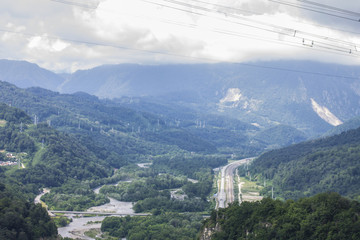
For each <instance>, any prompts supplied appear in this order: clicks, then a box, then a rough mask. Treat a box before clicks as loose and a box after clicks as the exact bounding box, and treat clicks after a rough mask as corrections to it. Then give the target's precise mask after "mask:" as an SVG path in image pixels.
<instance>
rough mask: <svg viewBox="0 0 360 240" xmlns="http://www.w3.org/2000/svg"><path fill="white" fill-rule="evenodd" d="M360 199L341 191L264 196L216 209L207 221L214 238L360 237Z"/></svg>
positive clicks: (283, 239) (218, 239) (208, 228)
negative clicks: (280, 197) (290, 197)
mask: <svg viewBox="0 0 360 240" xmlns="http://www.w3.org/2000/svg"><path fill="white" fill-rule="evenodd" d="M359 214H360V203H359V202H358V201H351V200H349V199H347V198H344V197H341V196H340V195H339V194H338V193H321V194H318V195H315V196H313V197H309V198H301V199H299V200H298V201H294V200H287V201H285V202H284V201H280V200H273V199H271V198H264V199H263V200H261V201H259V202H243V203H242V204H241V205H239V204H238V203H237V202H235V203H233V204H231V205H230V206H229V207H228V208H225V209H220V210H219V211H213V212H212V213H211V217H210V218H209V219H208V220H206V223H205V224H204V225H203V229H202V233H204V231H205V230H207V232H209V231H210V232H211V233H212V237H211V239H214V240H220V239H259V240H260V239H261V240H262V239H278V240H291V239H353V240H355V239H359V238H360V232H359V229H360V218H359Z"/></svg>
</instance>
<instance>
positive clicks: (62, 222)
mask: <svg viewBox="0 0 360 240" xmlns="http://www.w3.org/2000/svg"><path fill="white" fill-rule="evenodd" d="M52 220H53V221H54V222H55V224H56V227H58V228H59V227H65V226H67V225H69V224H70V223H71V222H72V219H71V218H67V217H64V216H56V217H52Z"/></svg>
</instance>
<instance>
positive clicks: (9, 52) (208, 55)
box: [0, 0, 360, 71]
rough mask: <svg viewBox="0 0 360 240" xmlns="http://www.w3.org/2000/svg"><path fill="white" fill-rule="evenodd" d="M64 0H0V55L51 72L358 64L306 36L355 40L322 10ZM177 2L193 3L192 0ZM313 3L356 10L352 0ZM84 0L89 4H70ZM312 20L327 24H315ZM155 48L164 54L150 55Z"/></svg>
mask: <svg viewBox="0 0 360 240" xmlns="http://www.w3.org/2000/svg"><path fill="white" fill-rule="evenodd" d="M69 1H72V2H73V3H74V5H71V4H70V5H69V4H62V3H59V2H56V1H50V0H21V3H22V4H19V3H18V1H12V0H2V1H1V3H0V26H3V27H0V30H2V32H0V45H1V49H5V50H4V51H0V58H10V59H31V60H32V61H34V62H36V63H38V64H40V65H41V66H43V67H45V66H46V67H47V68H49V69H52V70H56V71H64V70H65V71H74V70H77V69H79V68H88V67H93V66H95V65H100V64H109V63H125V62H136V63H152V64H153V63H172V62H194V61H206V60H200V59H213V60H215V61H240V62H241V61H255V60H275V59H309V60H318V61H333V62H338V63H344V64H360V61H359V59H360V58H354V57H349V56H345V55H346V50H344V53H343V54H344V55H338V54H329V53H327V52H324V51H322V50H326V49H325V47H326V46H323V48H320V47H321V44H322V43H323V42H326V43H328V44H333V43H334V42H333V41H330V42H329V41H328V40H324V39H321V38H319V37H315V36H314V34H315V35H321V36H326V37H330V38H334V39H341V40H343V41H349V42H353V43H356V44H358V45H359V44H360V35H359V34H351V33H349V32H344V31H338V30H336V29H340V30H349V31H350V30H351V31H353V30H354V28H353V24H352V23H351V22H346V21H339V19H336V21H337V22H339V23H338V24H333V22H334V21H335V20H334V18H329V16H322V15H319V14H315V13H311V12H306V11H303V10H301V9H297V8H291V7H286V6H284V5H280V4H275V3H273V2H271V1H268V0H236V1H235V0H221V1H220V0H212V1H208V2H209V3H210V4H206V5H204V4H201V6H202V7H205V8H209V9H212V10H214V11H213V12H204V11H202V10H200V9H196V8H192V7H189V6H177V5H174V4H171V3H169V2H167V1H164V0H159V1H152V2H157V3H160V4H163V6H161V5H156V4H151V3H148V2H146V1H143V0H131V1H126V0H101V1H100V2H98V1H96V0H92V1H85V0H69ZM181 1H182V2H184V3H186V4H193V5H195V4H196V5H200V3H199V2H200V1H191V0H181ZM318 2H320V3H325V4H329V5H330V4H332V5H333V6H340V7H341V8H344V9H345V8H347V9H350V10H352V11H360V9H359V6H358V4H355V3H354V1H347V2H346V3H345V2H344V1H340V0H331V1H330V0H328V1H325V0H319V1H318ZM84 4H86V5H89V6H90V7H89V8H82V7H79V6H77V5H84ZM212 4H216V5H212ZM220 5H223V6H227V8H224V7H221V6H220ZM93 6H97V8H96V9H93V8H92V7H93ZM174 8H182V9H183V10H184V11H179V10H177V9H174ZM215 10H217V12H216V11H215ZM244 10H246V11H244ZM194 13H195V14H194ZM197 13H198V14H197ZM225 13H226V14H225ZM232 14H236V16H235V17H233V15H232ZM243 18H244V19H245V18H246V20H244V19H243ZM340 22H341V24H340ZM264 23H265V24H264ZM319 24H322V25H325V26H327V27H331V29H329V28H324V27H319ZM345 25H346V26H345ZM277 26H283V27H287V28H289V29H292V30H286V29H279V28H278V27H277ZM295 29H296V30H297V32H296V33H295V32H294V31H293V30H295ZM19 33H20V34H19ZM294 34H295V37H294V36H292V35H294ZM311 34H313V35H311ZM303 39H304V41H309V42H310V43H311V42H312V41H314V42H315V45H314V46H313V47H307V46H303V45H302V40H303ZM69 40H74V41H69ZM320 43H321V44H320ZM336 44H338V43H336ZM111 46H113V47H111ZM344 49H346V47H344ZM326 51H328V50H326ZM159 52H162V53H165V54H156V53H159ZM180 56H188V58H186V57H180Z"/></svg>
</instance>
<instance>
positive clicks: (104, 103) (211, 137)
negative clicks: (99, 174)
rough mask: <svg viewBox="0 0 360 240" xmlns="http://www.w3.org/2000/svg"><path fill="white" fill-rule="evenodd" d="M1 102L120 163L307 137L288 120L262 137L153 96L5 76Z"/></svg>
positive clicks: (242, 149) (241, 151)
mask: <svg viewBox="0 0 360 240" xmlns="http://www.w3.org/2000/svg"><path fill="white" fill-rule="evenodd" d="M0 102H4V103H7V104H10V105H11V106H14V107H17V108H20V109H22V110H24V111H25V112H26V113H27V114H28V115H29V116H30V117H31V120H32V122H35V121H37V122H46V123H48V125H50V126H52V127H54V128H56V129H58V130H60V131H65V132H67V133H71V134H77V135H78V137H77V138H78V139H79V140H80V141H81V142H82V144H84V145H86V146H87V147H89V148H92V147H94V148H97V147H99V146H101V148H103V149H104V150H105V151H96V153H97V155H98V157H101V158H103V159H106V158H109V159H108V162H109V163H111V165H112V166H114V167H117V168H118V167H120V166H121V164H118V163H116V162H115V161H113V159H114V158H122V159H130V161H131V159H133V158H134V156H136V155H143V154H151V155H156V154H164V153H167V152H176V151H188V152H198V153H203V154H207V153H221V154H233V153H235V154H236V155H237V156H238V157H246V156H255V155H258V154H259V153H261V152H262V151H263V150H264V149H267V148H273V147H279V146H284V145H287V144H289V143H293V142H294V141H295V142H298V141H300V140H301V139H303V138H304V135H303V133H302V132H300V131H298V130H296V129H295V128H291V127H287V126H278V127H276V130H270V131H271V132H272V136H276V137H275V138H273V139H272V138H268V137H267V138H261V137H259V136H261V132H262V131H263V129H260V128H258V127H256V126H253V125H251V124H248V123H244V122H241V121H239V120H236V119H232V118H227V117H224V116H219V115H214V114H206V113H204V112H197V111H194V110H191V109H189V108H182V107H178V106H171V105H164V104H157V103H154V102H152V101H151V100H149V101H145V100H141V99H134V100H131V99H128V100H127V101H123V100H116V101H112V100H101V99H98V98H97V97H94V96H91V95H88V94H86V93H75V94H71V95H70V94H59V93H56V92H52V91H49V90H45V89H41V88H29V89H20V88H17V87H15V86H14V85H11V84H9V83H6V82H1V81H0ZM284 132H286V134H283V133H284ZM257 134H260V135H257ZM264 134H266V135H269V131H267V132H266V129H265V132H264ZM255 135H256V136H255ZM279 139H281V141H278V140H279ZM89 140H91V141H92V142H93V143H95V145H94V144H93V145H91V144H90V142H89ZM274 140H275V141H274Z"/></svg>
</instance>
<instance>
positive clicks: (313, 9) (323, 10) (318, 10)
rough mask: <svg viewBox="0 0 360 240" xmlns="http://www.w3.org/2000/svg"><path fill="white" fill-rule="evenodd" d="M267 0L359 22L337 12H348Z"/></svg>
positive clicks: (357, 19) (279, 0)
mask: <svg viewBox="0 0 360 240" xmlns="http://www.w3.org/2000/svg"><path fill="white" fill-rule="evenodd" d="M269 1H270V2H275V3H279V4H282V5H286V6H291V7H295V8H299V9H304V10H308V11H312V12H316V13H321V14H324V15H328V16H331V17H337V18H342V19H345V20H349V21H354V22H360V19H359V18H351V17H347V16H343V15H339V14H344V15H348V14H345V13H344V12H338V14H336V11H335V10H332V11H331V10H328V9H324V8H317V7H311V6H307V5H300V4H296V3H291V2H286V1H282V0H269Z"/></svg>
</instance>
